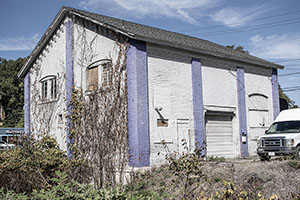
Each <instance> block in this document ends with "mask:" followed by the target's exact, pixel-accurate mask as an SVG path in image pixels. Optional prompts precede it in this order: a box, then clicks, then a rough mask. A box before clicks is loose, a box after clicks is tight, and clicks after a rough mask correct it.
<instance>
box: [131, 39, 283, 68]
mask: <svg viewBox="0 0 300 200" xmlns="http://www.w3.org/2000/svg"><path fill="white" fill-rule="evenodd" d="M132 38H133V39H136V40H142V41H145V42H150V43H154V44H160V45H164V46H170V47H174V48H179V49H184V50H187V51H192V52H195V53H201V54H205V55H208V56H213V57H218V58H221V59H225V60H232V61H239V62H242V63H248V64H252V65H258V66H261V67H269V68H276V69H284V66H282V65H278V64H276V63H273V64H271V63H270V64H262V63H261V64H259V63H256V62H251V61H249V62H247V61H245V60H242V59H239V58H236V57H232V58H231V57H228V55H225V54H224V55H221V53H218V54H219V55H218V56H216V55H213V54H212V52H211V51H209V50H206V49H200V48H193V47H190V46H186V45H181V44H175V43H171V42H168V41H162V40H156V39H153V38H148V37H144V36H140V35H134V37H132ZM215 53H216V52H214V54H215Z"/></svg>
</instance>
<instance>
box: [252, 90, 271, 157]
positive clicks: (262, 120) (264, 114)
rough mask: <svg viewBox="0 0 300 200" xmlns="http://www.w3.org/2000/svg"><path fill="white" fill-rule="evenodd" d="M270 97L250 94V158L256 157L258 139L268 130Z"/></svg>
mask: <svg viewBox="0 0 300 200" xmlns="http://www.w3.org/2000/svg"><path fill="white" fill-rule="evenodd" d="M268 106H269V105H268V97H267V96H265V95H263V94H258V93H254V94H250V95H249V100H248V110H249V113H248V118H249V119H248V126H249V128H250V129H249V133H248V151H249V155H250V156H254V155H256V151H257V138H258V137H260V136H262V135H264V133H265V130H267V129H268V127H269V125H270V122H269V110H268Z"/></svg>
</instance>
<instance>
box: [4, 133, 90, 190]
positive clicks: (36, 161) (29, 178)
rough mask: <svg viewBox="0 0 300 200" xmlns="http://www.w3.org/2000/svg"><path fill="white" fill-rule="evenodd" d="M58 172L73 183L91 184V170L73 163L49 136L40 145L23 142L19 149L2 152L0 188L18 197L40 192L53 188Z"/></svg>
mask: <svg viewBox="0 0 300 200" xmlns="http://www.w3.org/2000/svg"><path fill="white" fill-rule="evenodd" d="M56 171H62V172H65V173H67V174H69V176H70V179H73V180H77V181H80V182H84V181H88V180H86V178H85V177H84V176H86V177H88V168H87V166H86V165H85V164H84V162H83V161H81V160H75V159H73V160H70V159H68V158H67V156H66V154H65V152H64V151H62V150H60V149H59V148H58V144H57V142H56V140H55V139H53V138H51V137H49V136H46V137H44V138H42V139H41V140H39V141H35V140H34V139H32V138H28V137H24V138H22V139H21V140H20V141H19V142H18V144H17V147H16V148H14V149H11V150H8V151H2V152H0V188H4V189H5V190H14V191H16V192H17V193H22V192H26V193H28V192H31V191H32V190H34V189H36V190H40V189H43V188H47V187H49V186H51V185H52V178H53V177H54V176H55V172H56Z"/></svg>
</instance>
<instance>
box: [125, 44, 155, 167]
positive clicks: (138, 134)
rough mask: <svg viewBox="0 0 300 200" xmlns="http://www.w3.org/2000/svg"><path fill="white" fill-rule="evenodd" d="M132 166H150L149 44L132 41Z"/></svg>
mask: <svg viewBox="0 0 300 200" xmlns="http://www.w3.org/2000/svg"><path fill="white" fill-rule="evenodd" d="M127 91H128V147H129V166H131V167H145V166H150V141H149V115H148V71H147V52H146V43H145V42H142V41H138V40H131V41H130V46H129V48H128V50H127Z"/></svg>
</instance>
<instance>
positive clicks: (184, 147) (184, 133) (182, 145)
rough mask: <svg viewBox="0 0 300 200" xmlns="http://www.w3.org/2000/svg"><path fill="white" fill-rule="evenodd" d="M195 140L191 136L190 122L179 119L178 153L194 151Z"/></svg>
mask: <svg viewBox="0 0 300 200" xmlns="http://www.w3.org/2000/svg"><path fill="white" fill-rule="evenodd" d="M192 142H193V138H192V136H191V129H190V121H189V120H188V119H177V150H178V153H180V154H182V153H183V152H188V151H191V150H192V148H193V147H192Z"/></svg>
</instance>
